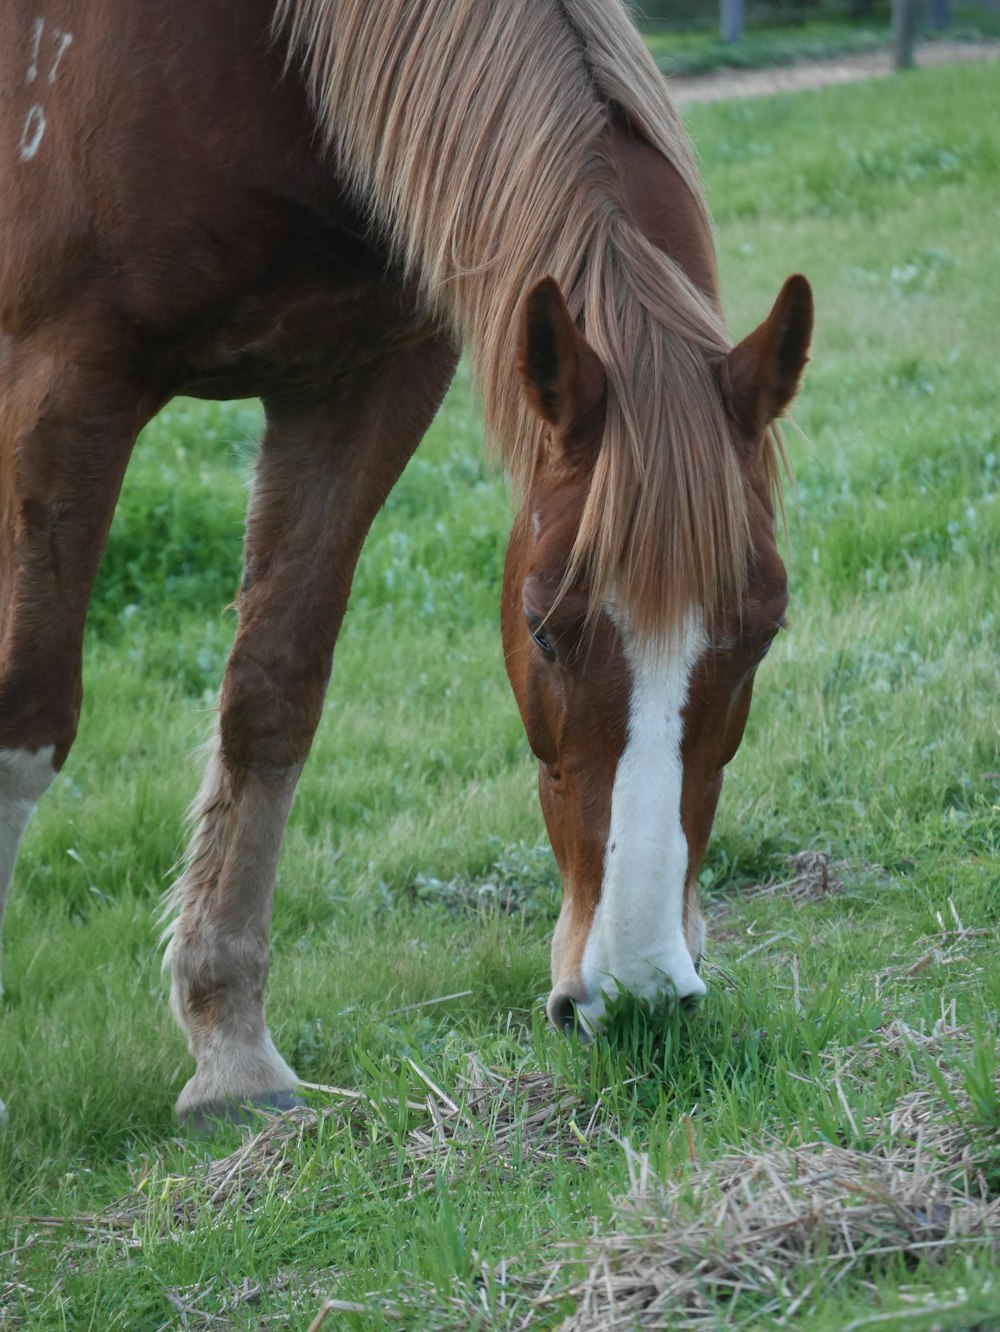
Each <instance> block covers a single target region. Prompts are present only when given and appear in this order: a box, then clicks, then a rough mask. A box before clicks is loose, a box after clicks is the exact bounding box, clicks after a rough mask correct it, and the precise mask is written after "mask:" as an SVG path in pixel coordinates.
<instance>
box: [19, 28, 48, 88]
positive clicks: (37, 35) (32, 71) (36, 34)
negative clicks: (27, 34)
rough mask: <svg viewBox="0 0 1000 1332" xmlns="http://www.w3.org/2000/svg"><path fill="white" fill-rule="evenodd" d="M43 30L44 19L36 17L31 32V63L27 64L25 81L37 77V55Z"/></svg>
mask: <svg viewBox="0 0 1000 1332" xmlns="http://www.w3.org/2000/svg"><path fill="white" fill-rule="evenodd" d="M44 31H45V20H44V19H43V18H36V19H35V25H34V28H33V29H32V33H31V64H30V65H29V66H28V72H27V74H26V75H25V79H24V81H25V83H34V81H35V79H37V78H38V56H39V52H40V51H41V49H42V33H43V32H44Z"/></svg>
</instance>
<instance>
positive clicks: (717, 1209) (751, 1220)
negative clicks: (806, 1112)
mask: <svg viewBox="0 0 1000 1332" xmlns="http://www.w3.org/2000/svg"><path fill="white" fill-rule="evenodd" d="M970 1039H971V1038H970V1034H969V1032H968V1030H967V1029H965V1028H959V1027H957V1026H955V1025H954V1018H953V1015H952V1017H951V1020H950V1021H949V1019H948V1018H942V1020H941V1022H939V1023H938V1024H937V1025H936V1027H935V1029H934V1031H933V1032H932V1033H930V1034H929V1035H924V1034H922V1033H918V1032H914V1031H912V1030H911V1029H909V1028H906V1027H905V1026H904V1024H902V1023H899V1022H896V1023H893V1024H891V1025H890V1026H889V1027H888V1028H886V1029H885V1031H884V1032H883V1033H882V1034H881V1038H880V1039H879V1040H878V1041H873V1042H871V1043H870V1045H868V1046H866V1047H862V1049H861V1050H859V1051H856V1052H852V1055H851V1058H850V1060H849V1061H848V1065H842V1066H841V1068H840V1069H839V1070H838V1071H837V1072H836V1073H832V1075H831V1076H832V1077H833V1080H834V1083H835V1085H836V1086H837V1088H838V1090H839V1091H840V1093H841V1099H842V1102H843V1104H844V1107H845V1110H846V1112H847V1114H848V1118H849V1119H851V1113H850V1108H849V1105H848V1103H847V1100H846V1098H845V1097H844V1096H843V1092H842V1088H841V1085H840V1081H839V1080H840V1077H841V1076H849V1075H850V1072H851V1068H850V1067H849V1065H854V1064H855V1061H857V1064H856V1067H855V1070H854V1071H856V1072H858V1071H863V1066H864V1064H865V1062H866V1061H868V1060H870V1059H873V1058H884V1057H886V1055H895V1056H897V1057H902V1056H903V1055H904V1053H905V1054H907V1055H909V1057H910V1058H913V1057H914V1053H915V1052H916V1053H919V1052H920V1051H921V1050H922V1051H923V1052H924V1053H930V1054H934V1053H939V1052H941V1051H942V1050H943V1049H946V1048H948V1047H955V1046H956V1045H959V1046H963V1045H964V1048H965V1049H966V1051H968V1049H969V1045H970ZM915 1068H916V1065H915ZM917 1071H918V1072H919V1070H917ZM921 1076H922V1078H923V1081H924V1083H925V1085H924V1086H922V1087H920V1088H918V1089H917V1090H915V1091H912V1092H909V1093H907V1095H905V1096H903V1097H901V1098H900V1100H899V1101H898V1102H897V1104H896V1106H895V1108H894V1112H893V1114H892V1116H891V1118H890V1120H889V1121H888V1122H887V1123H886V1122H882V1121H877V1120H876V1121H866V1122H865V1124H864V1130H865V1134H866V1135H867V1137H868V1138H869V1139H870V1140H872V1139H879V1138H881V1145H880V1147H879V1148H877V1149H876V1150H874V1151H871V1152H861V1151H855V1150H853V1149H850V1148H846V1147H839V1146H833V1145H831V1144H829V1143H821V1142H813V1143H807V1144H804V1145H802V1146H797V1147H792V1146H782V1145H779V1144H775V1145H774V1146H773V1147H768V1148H767V1149H764V1150H760V1151H756V1152H748V1153H746V1154H742V1155H731V1156H726V1157H723V1158H721V1159H715V1160H711V1161H705V1162H700V1161H693V1162H692V1163H691V1166H690V1169H689V1170H688V1171H686V1172H685V1173H684V1175H683V1177H682V1178H679V1179H675V1180H670V1181H667V1182H664V1181H662V1180H660V1179H658V1178H656V1177H654V1176H653V1174H652V1172H651V1171H650V1167H649V1162H648V1159H647V1158H646V1157H645V1156H642V1155H638V1154H636V1153H633V1152H631V1151H629V1162H630V1173H631V1176H632V1184H631V1188H630V1191H629V1193H628V1195H627V1196H626V1197H625V1198H624V1199H623V1200H621V1202H620V1203H619V1204H618V1206H617V1209H616V1218H615V1224H614V1228H613V1233H611V1234H608V1235H606V1236H603V1237H597V1238H595V1239H594V1240H593V1241H591V1243H590V1244H589V1246H588V1251H587V1256H586V1262H587V1267H588V1270H587V1274H586V1276H585V1277H584V1278H583V1279H582V1280H581V1281H578V1282H576V1283H575V1285H573V1286H572V1287H571V1288H570V1292H569V1293H571V1294H572V1295H573V1296H575V1297H576V1299H577V1309H576V1312H575V1313H574V1314H573V1315H572V1317H570V1318H569V1319H567V1320H566V1321H565V1322H564V1323H563V1324H562V1328H561V1332H613V1329H619V1328H620V1329H626V1328H629V1329H631V1328H634V1327H649V1328H676V1327H680V1326H683V1327H690V1328H697V1327H714V1326H717V1325H718V1323H719V1321H720V1318H725V1320H726V1325H727V1326H728V1325H729V1322H730V1320H732V1321H733V1323H734V1324H737V1323H738V1322H739V1321H740V1318H741V1316H742V1317H749V1318H751V1319H753V1320H758V1319H764V1318H767V1317H771V1316H774V1315H779V1314H780V1315H782V1316H783V1317H784V1318H790V1317H792V1316H793V1315H794V1314H795V1313H796V1311H804V1309H805V1310H808V1307H809V1306H808V1300H809V1297H810V1294H811V1293H812V1292H813V1291H814V1290H815V1289H816V1288H817V1287H819V1288H820V1289H822V1290H823V1291H828V1290H829V1289H830V1288H831V1287H835V1286H836V1285H837V1284H838V1283H839V1282H840V1281H842V1280H843V1278H844V1277H845V1276H847V1274H848V1273H849V1272H852V1271H853V1272H855V1273H857V1272H858V1271H865V1270H871V1268H872V1267H873V1266H880V1265H882V1264H884V1262H885V1261H886V1259H888V1258H889V1257H890V1256H891V1255H901V1256H902V1257H904V1258H905V1259H907V1260H909V1261H910V1262H916V1261H918V1260H928V1261H933V1260H934V1258H935V1257H937V1256H940V1255H941V1254H942V1253H943V1252H944V1251H945V1250H946V1249H948V1248H951V1247H954V1246H957V1245H980V1246H987V1247H988V1248H989V1249H990V1251H991V1252H994V1253H1000V1198H997V1197H996V1196H993V1197H991V1195H990V1188H989V1182H990V1181H989V1177H988V1176H989V1172H990V1171H992V1172H993V1175H992V1178H993V1182H994V1184H995V1181H996V1173H995V1172H996V1169H997V1166H998V1165H1000V1141H998V1135H997V1133H996V1130H995V1128H994V1129H992V1130H990V1129H987V1128H983V1129H977V1128H976V1127H975V1115H974V1113H973V1107H972V1106H971V1104H970V1102H969V1100H968V1097H967V1095H966V1093H965V1091H964V1088H963V1087H962V1085H961V1073H960V1072H956V1071H954V1070H952V1071H950V1072H944V1071H942V1074H941V1077H942V1078H943V1079H945V1085H944V1086H943V1088H942V1090H943V1091H944V1092H945V1096H946V1099H947V1102H948V1103H950V1105H951V1106H952V1113H951V1114H949V1113H947V1111H946V1101H945V1100H944V1099H943V1098H942V1095H941V1093H940V1092H939V1091H936V1090H935V1089H934V1086H933V1085H932V1080H931V1079H930V1078H929V1076H928V1075H927V1074H926V1072H924V1073H923V1074H922V1075H921ZM995 1091H996V1093H997V1095H998V1097H1000V1078H998V1080H997V1085H996V1087H995ZM852 1122H853V1121H852ZM855 1127H856V1126H855ZM626 1149H627V1150H628V1148H627V1144H626ZM804 1274H805V1275H804ZM565 1293H566V1292H565V1291H564V1292H563V1294H565Z"/></svg>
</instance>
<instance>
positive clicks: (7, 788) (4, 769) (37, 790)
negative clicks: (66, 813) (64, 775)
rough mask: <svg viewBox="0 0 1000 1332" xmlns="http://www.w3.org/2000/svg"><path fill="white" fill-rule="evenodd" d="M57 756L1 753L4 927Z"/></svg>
mask: <svg viewBox="0 0 1000 1332" xmlns="http://www.w3.org/2000/svg"><path fill="white" fill-rule="evenodd" d="M54 753H55V749H54V747H53V746H52V745H46V746H45V748H44V749H40V750H38V752H37V753H35V754H32V753H30V751H28V750H27V749H0V924H2V922H3V909H4V904H5V902H6V900H7V885H8V884H9V883H10V878H11V875H12V874H13V872H14V861H15V860H16V859H17V848H18V847H19V846H20V844H21V838H22V836H23V835H24V830H25V828H26V827H27V826H28V820H29V819H30V818H31V816H32V814H33V813H34V810H35V805H36V804H37V803H38V800H39V798H40V797H41V796H42V795H43V793H44V792H45V791H46V790H47V789H48V787H49V786H50V785H51V783H52V779H53V777H55V775H56V770H55V767H54V765H53V763H52V759H53V755H54ZM2 992H3V990H2V987H0V993H2Z"/></svg>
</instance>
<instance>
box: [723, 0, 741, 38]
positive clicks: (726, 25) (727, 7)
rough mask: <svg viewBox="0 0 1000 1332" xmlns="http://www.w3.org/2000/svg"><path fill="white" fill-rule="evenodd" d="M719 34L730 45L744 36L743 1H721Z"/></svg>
mask: <svg viewBox="0 0 1000 1332" xmlns="http://www.w3.org/2000/svg"><path fill="white" fill-rule="evenodd" d="M719 33H720V35H721V37H722V40H723V41H724V42H728V43H730V45H734V44H735V43H736V42H738V41H739V40H740V38H741V37H742V36H743V0H719Z"/></svg>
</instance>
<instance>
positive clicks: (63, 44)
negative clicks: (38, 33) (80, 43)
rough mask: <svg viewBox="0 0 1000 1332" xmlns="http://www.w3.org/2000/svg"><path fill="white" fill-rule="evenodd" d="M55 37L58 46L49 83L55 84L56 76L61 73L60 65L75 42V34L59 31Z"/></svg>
mask: <svg viewBox="0 0 1000 1332" xmlns="http://www.w3.org/2000/svg"><path fill="white" fill-rule="evenodd" d="M54 36H55V38H56V40H57V42H58V45H57V47H56V54H55V58H54V59H53V61H52V68H51V69H50V70H49V83H55V81H56V74H58V72H59V65H60V63H61V61H62V58H63V56H64V55H65V54H66V51H67V49H68V48H69V46H70V43H71V42H72V41H73V34H72V33H71V32H59V31H58V29H57V30H56V32H55V34H54Z"/></svg>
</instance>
